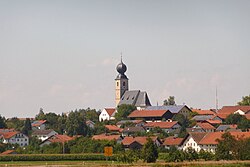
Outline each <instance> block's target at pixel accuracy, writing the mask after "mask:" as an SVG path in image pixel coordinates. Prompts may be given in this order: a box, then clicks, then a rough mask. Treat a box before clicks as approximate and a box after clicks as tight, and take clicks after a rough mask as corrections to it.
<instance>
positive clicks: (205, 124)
mask: <svg viewBox="0 0 250 167" xmlns="http://www.w3.org/2000/svg"><path fill="white" fill-rule="evenodd" d="M196 125H198V126H199V127H201V128H202V129H215V127H214V126H213V125H211V124H210V123H206V122H202V123H197V124H196Z"/></svg>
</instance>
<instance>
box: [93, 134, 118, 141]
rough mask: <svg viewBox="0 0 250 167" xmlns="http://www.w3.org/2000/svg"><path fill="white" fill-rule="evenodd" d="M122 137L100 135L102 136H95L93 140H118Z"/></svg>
mask: <svg viewBox="0 0 250 167" xmlns="http://www.w3.org/2000/svg"><path fill="white" fill-rule="evenodd" d="M120 137H121V136H120V135H106V134H100V135H94V136H93V137H92V139H93V140H109V141H110V140H118V139H119V138H120Z"/></svg>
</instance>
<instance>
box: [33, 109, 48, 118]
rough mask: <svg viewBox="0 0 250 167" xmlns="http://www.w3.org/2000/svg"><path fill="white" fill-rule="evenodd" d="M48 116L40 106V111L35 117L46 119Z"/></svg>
mask: <svg viewBox="0 0 250 167" xmlns="http://www.w3.org/2000/svg"><path fill="white" fill-rule="evenodd" d="M45 118H46V116H45V114H44V112H43V109H42V108H40V110H39V113H38V114H37V115H36V117H35V119H36V120H44V119H45Z"/></svg>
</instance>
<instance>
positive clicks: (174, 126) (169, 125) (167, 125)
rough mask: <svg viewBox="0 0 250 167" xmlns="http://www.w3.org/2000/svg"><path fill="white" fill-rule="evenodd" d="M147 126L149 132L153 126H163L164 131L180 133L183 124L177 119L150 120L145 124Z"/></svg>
mask: <svg viewBox="0 0 250 167" xmlns="http://www.w3.org/2000/svg"><path fill="white" fill-rule="evenodd" d="M144 127H145V128H146V130H147V132H148V131H150V130H152V129H153V128H157V127H159V128H161V129H162V130H163V131H165V132H166V133H174V132H175V133H178V132H179V130H180V128H181V126H180V124H179V123H178V122H177V121H172V122H148V123H147V124H145V125H144Z"/></svg>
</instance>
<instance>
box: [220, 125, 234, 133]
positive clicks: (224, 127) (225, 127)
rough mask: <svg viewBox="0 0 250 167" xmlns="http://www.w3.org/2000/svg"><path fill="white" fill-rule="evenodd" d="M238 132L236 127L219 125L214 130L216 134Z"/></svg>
mask: <svg viewBox="0 0 250 167" xmlns="http://www.w3.org/2000/svg"><path fill="white" fill-rule="evenodd" d="M227 131H238V129H237V125H235V124H234V125H220V126H218V128H217V129H216V132H227Z"/></svg>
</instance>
